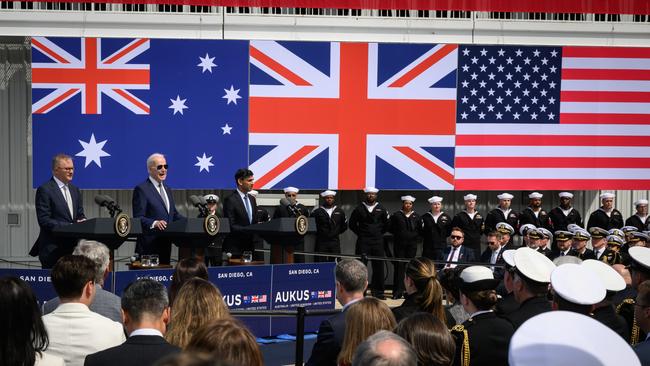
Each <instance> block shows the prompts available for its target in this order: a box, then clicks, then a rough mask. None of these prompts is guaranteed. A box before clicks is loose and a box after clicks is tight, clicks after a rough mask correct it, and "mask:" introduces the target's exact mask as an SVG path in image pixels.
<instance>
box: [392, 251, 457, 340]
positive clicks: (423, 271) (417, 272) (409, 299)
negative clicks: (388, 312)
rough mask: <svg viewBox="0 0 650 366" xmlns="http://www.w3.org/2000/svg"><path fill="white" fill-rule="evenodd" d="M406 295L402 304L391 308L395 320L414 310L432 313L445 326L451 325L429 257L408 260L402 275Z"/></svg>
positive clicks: (452, 319) (451, 320) (449, 314)
mask: <svg viewBox="0 0 650 366" xmlns="http://www.w3.org/2000/svg"><path fill="white" fill-rule="evenodd" d="M404 287H405V288H406V297H405V300H404V302H403V303H402V305H400V306H398V307H396V308H393V314H394V315H395V319H396V320H397V322H400V321H401V320H402V319H404V318H406V317H407V316H409V315H411V314H413V313H416V312H425V313H429V314H432V315H433V316H435V317H436V318H438V319H439V320H440V321H441V322H443V323H445V324H447V327H449V328H451V327H453V326H454V325H455V324H456V322H455V321H454V317H453V316H452V315H451V313H449V310H447V309H446V308H445V307H444V306H443V305H442V286H440V282H438V278H437V274H436V267H435V265H434V263H433V261H432V260H431V259H429V258H425V257H419V258H414V259H411V261H409V263H408V265H407V266H406V272H405V275H404Z"/></svg>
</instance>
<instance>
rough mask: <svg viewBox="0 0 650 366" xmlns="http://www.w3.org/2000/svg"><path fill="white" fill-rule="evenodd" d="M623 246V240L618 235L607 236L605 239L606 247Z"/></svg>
mask: <svg viewBox="0 0 650 366" xmlns="http://www.w3.org/2000/svg"><path fill="white" fill-rule="evenodd" d="M623 244H625V240H623V238H621V237H620V236H618V235H609V236H608V237H607V245H608V246H609V245H613V246H617V247H622V246H623Z"/></svg>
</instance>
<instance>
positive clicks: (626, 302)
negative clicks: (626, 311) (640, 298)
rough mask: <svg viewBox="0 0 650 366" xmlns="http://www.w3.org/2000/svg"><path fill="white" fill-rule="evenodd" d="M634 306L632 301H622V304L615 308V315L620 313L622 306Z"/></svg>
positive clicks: (628, 299) (630, 299) (629, 299)
mask: <svg viewBox="0 0 650 366" xmlns="http://www.w3.org/2000/svg"><path fill="white" fill-rule="evenodd" d="M634 304H636V301H634V299H632V298H627V299H625V300H623V302H621V303H620V304H618V305H617V306H616V313H620V312H621V309H622V308H623V305H634Z"/></svg>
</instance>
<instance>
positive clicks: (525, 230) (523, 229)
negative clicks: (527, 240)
mask: <svg viewBox="0 0 650 366" xmlns="http://www.w3.org/2000/svg"><path fill="white" fill-rule="evenodd" d="M531 229H537V227H536V226H535V225H533V224H523V225H521V227H520V228H519V234H521V235H526V233H528V230H531Z"/></svg>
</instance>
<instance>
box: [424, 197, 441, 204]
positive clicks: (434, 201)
mask: <svg viewBox="0 0 650 366" xmlns="http://www.w3.org/2000/svg"><path fill="white" fill-rule="evenodd" d="M427 201H429V203H436V202H442V197H439V196H433V197H431V198H429V199H428V200H427Z"/></svg>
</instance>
